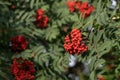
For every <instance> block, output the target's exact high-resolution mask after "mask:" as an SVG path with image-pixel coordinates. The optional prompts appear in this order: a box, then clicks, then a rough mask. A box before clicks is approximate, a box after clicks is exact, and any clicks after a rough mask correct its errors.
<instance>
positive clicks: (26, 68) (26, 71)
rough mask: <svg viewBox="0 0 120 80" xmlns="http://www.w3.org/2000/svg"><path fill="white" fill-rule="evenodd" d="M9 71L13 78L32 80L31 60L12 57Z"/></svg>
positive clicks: (33, 71)
mask: <svg viewBox="0 0 120 80" xmlns="http://www.w3.org/2000/svg"><path fill="white" fill-rule="evenodd" d="M11 72H12V74H13V75H14V76H15V80H34V78H35V76H34V73H35V69H34V64H33V62H31V61H28V60H24V59H22V58H14V59H13V63H12V65H11Z"/></svg>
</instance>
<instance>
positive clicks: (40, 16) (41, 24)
mask: <svg viewBox="0 0 120 80" xmlns="http://www.w3.org/2000/svg"><path fill="white" fill-rule="evenodd" d="M48 21H49V18H48V17H47V16H45V15H44V10H42V9H38V10H37V16H36V24H37V26H38V28H46V26H47V23H48Z"/></svg>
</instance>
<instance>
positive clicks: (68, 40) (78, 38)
mask: <svg viewBox="0 0 120 80" xmlns="http://www.w3.org/2000/svg"><path fill="white" fill-rule="evenodd" d="M64 48H65V50H66V51H67V52H69V53H70V54H81V53H83V52H85V51H87V50H88V46H86V45H85V44H84V43H83V42H82V34H81V32H80V30H79V29H73V30H72V31H71V32H70V34H69V35H67V36H66V37H65V40H64Z"/></svg>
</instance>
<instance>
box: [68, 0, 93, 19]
mask: <svg viewBox="0 0 120 80" xmlns="http://www.w3.org/2000/svg"><path fill="white" fill-rule="evenodd" d="M67 6H68V8H69V10H70V12H74V11H75V9H77V10H78V11H79V12H80V13H82V17H84V18H86V17H88V16H89V15H90V14H91V13H92V11H93V10H94V7H93V6H92V5H89V4H88V2H81V1H78V2H76V1H75V0H74V1H67Z"/></svg>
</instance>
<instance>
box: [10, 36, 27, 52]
mask: <svg viewBox="0 0 120 80" xmlns="http://www.w3.org/2000/svg"><path fill="white" fill-rule="evenodd" d="M27 45H28V41H27V39H26V38H25V37H24V36H21V35H18V36H14V37H11V38H10V46H11V49H12V50H13V51H23V50H25V49H26V48H27Z"/></svg>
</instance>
